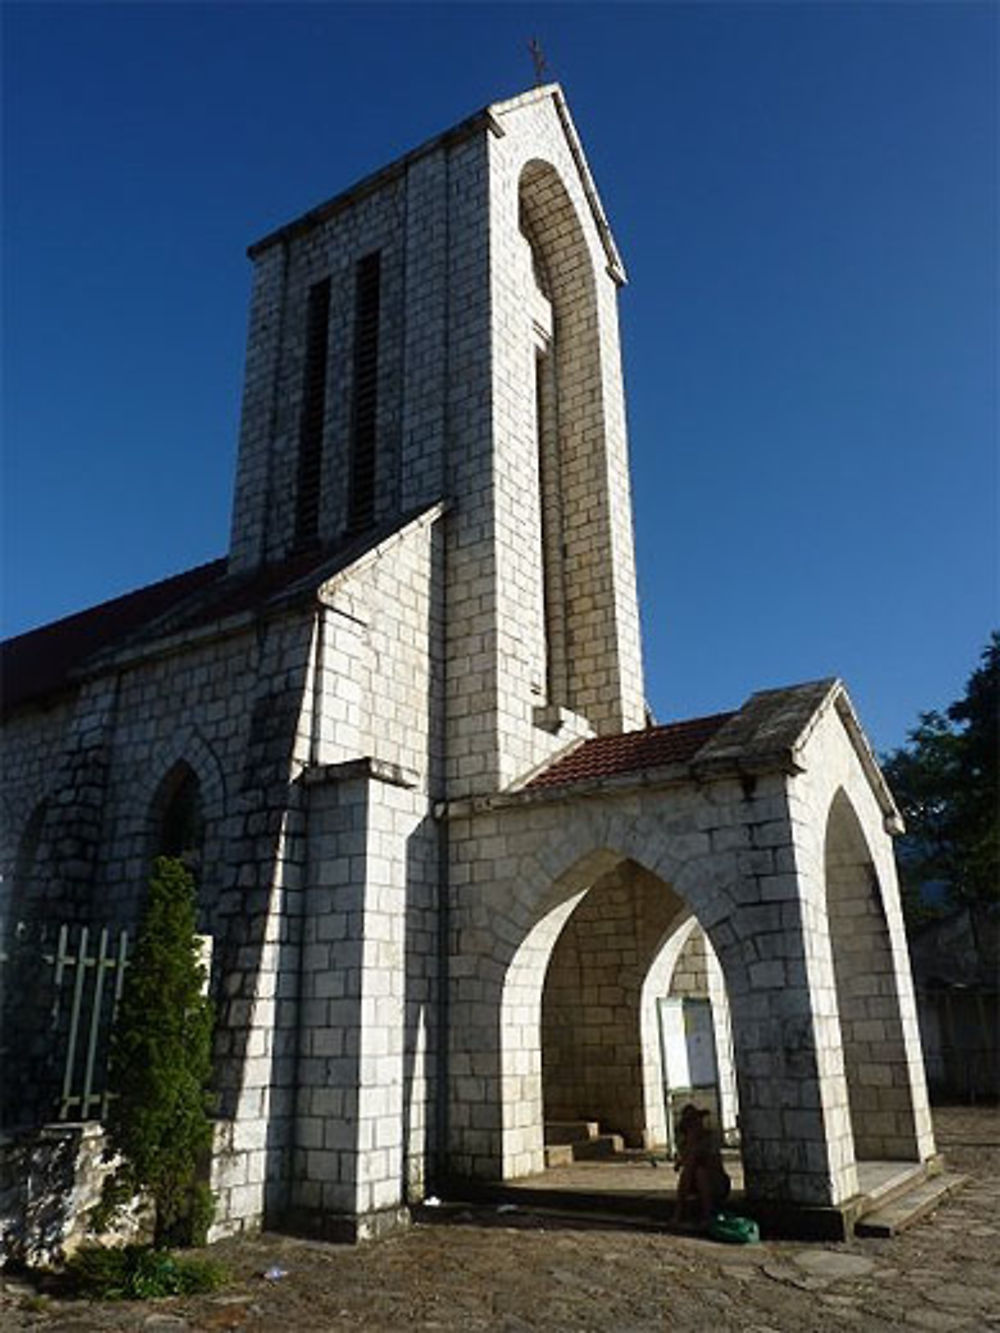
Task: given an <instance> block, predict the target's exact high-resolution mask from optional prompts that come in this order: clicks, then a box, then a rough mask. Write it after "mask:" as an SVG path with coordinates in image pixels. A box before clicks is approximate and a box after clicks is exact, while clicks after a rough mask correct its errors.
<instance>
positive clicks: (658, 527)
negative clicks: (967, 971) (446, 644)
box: [0, 0, 1000, 749]
mask: <svg viewBox="0 0 1000 1333" xmlns="http://www.w3.org/2000/svg"><path fill="white" fill-rule="evenodd" d="M998 13H1000V11H998V10H997V9H996V7H994V6H991V5H986V4H963V3H961V2H960V0H959V2H958V3H947V4H913V5H909V4H895V3H894V4H887V5H881V4H860V5H854V4H847V3H842V4H831V5H824V4H812V3H789V4H784V5H756V4H739V5H726V4H693V5H692V4H640V5H626V4H621V5H607V4H590V5H581V4H548V5H545V4H542V5H537V4H536V5H530V6H520V5H516V4H509V5H508V4H504V5H491V4H462V5H435V4H422V3H413V4H409V5H404V6H396V5H389V4H366V5H335V4H327V5H324V4H312V5H303V6H299V5H293V4H284V5H263V4H252V5H245V4H214V5H184V4H167V5H156V4H128V3H124V4H114V5H88V4H72V5H68V6H61V5H52V4H7V5H6V6H4V8H3V11H2V23H3V52H2V54H3V70H2V73H3V94H2V96H3V201H2V203H3V229H2V243H3V255H2V258H3V288H2V299H3V386H2V395H0V405H2V412H3V455H2V469H3V470H2V483H3V484H2V521H3V526H2V546H0V550H2V558H3V564H2V571H0V577H2V584H0V586H2V593H3V596H2V623H3V633H4V634H16V633H20V632H22V631H23V630H26V629H29V628H32V627H34V626H35V625H38V624H41V623H44V622H46V621H48V620H51V619H54V618H56V617H58V616H61V615H65V614H68V613H70V612H72V611H75V610H78V609H81V608H82V607H84V606H87V605H90V604H92V603H94V602H97V601H100V600H103V599H105V598H107V597H110V596H114V595H115V594H117V593H119V592H123V591H126V590H128V589H130V588H133V587H136V586H139V585H141V584H143V583H147V582H150V581H153V580H155V579H157V578H161V577H163V576H165V575H167V574H170V573H174V572H176V571H178V570H180V569H183V568H186V567H188V566H190V565H194V564H197V563H200V562H201V561H204V560H207V559H210V558H213V557H214V556H216V555H219V554H221V553H223V551H224V549H225V546H226V541H227V536H228V518H229V504H230V488H231V482H232V472H233V466H234V461H235V450H236V437H237V426H238V413H239V398H240V388H241V376H242V360H243V350H244V339H245V316H246V304H247V296H248V290H249V263H248V261H247V260H246V257H245V247H246V245H247V244H248V243H249V242H251V241H253V240H254V239H256V238H257V237H259V236H260V235H262V234H264V233H265V232H266V231H268V230H269V229H270V228H272V227H274V226H276V225H278V224H280V223H281V222H283V221H286V220H288V219H289V218H291V217H293V216H295V215H297V214H298V213H300V212H302V211H303V210H304V209H306V208H308V207H310V206H311V205H313V204H315V203H317V202H318V201H319V200H321V199H323V198H326V197H328V196H330V195H332V194H335V193H337V192H339V191H340V190H341V189H343V188H344V187H346V186H347V185H349V184H351V183H352V182H353V181H354V180H355V179H357V178H358V177H359V176H362V175H364V174H366V173H367V172H369V171H371V170H373V169H374V168H376V167H377V166H379V165H381V164H383V163H384V162H386V161H388V160H389V159H391V158H392V157H393V156H395V155H397V154H399V153H401V152H403V151H405V150H406V149H408V148H410V147H412V146H413V145H414V144H416V143H418V142H420V141H421V140H423V139H425V138H427V137H429V136H430V135H432V134H435V133H437V132H438V131H440V130H442V129H444V128H446V127H447V126H448V125H450V124H452V123H454V122H455V121H457V120H459V119H461V118H462V117H464V116H466V115H467V114H469V113H470V112H472V111H474V110H476V109H477V108H479V107H480V106H483V105H485V104H486V103H488V102H490V101H496V100H500V99H503V98H505V97H508V96H511V95H513V94H514V93H516V92H518V91H520V90H522V89H523V88H524V87H526V86H528V85H529V84H530V83H531V82H532V81H533V72H532V66H531V62H530V57H529V55H528V52H527V42H528V39H529V37H530V36H531V35H532V34H537V35H538V36H539V38H540V39H541V42H542V45H543V47H544V50H545V52H546V56H547V59H548V62H549V75H550V76H551V77H553V78H557V79H559V80H560V81H561V82H562V83H563V85H564V87H565V89H566V91H567V95H568V97H569V100H570V105H571V107H572V110H573V114H574V116H575V119H576V122H577V126H578V129H579V130H580V133H581V136H582V139H583V143H584V147H585V150H586V152H587V154H588V157H589V160H590V164H591V167H592V169H593V172H594V175H595V177H596V180H597V184H598V188H599V190H600V192H601V195H602V197H603V201H604V204H605V208H606V210H607V213H608V216H609V218H610V221H611V225H612V228H613V230H614V232H615V235H616V239H617V241H618V244H619V247H620V249H621V251H622V253H623V256H624V259H625V262H626V265H627V267H628V269H629V274H630V278H631V283H630V285H629V286H628V287H627V288H626V289H625V291H624V293H623V295H622V301H621V315H622V327H623V346H624V357H625V372H626V388H627V394H628V403H629V422H630V436H631V449H632V469H633V485H634V492H635V502H636V503H635V508H636V541H637V553H638V563H639V577H640V591H641V595H642V599H643V615H644V630H645V646H646V669H647V689H648V693H649V696H650V700H651V702H652V704H653V707H654V709H655V710H656V712H657V714H658V716H659V717H660V718H661V719H669V718H674V717H685V716H692V715H696V714H699V713H705V712H714V711H717V710H719V709H723V708H728V707H732V706H735V705H737V704H738V703H739V702H740V701H741V700H742V699H744V698H745V697H746V696H747V695H748V694H749V693H751V692H752V691H753V690H755V689H759V688H765V687H768V686H774V685H781V684H787V683H790V682H792V681H796V680H807V679H812V678H815V677H817V676H824V675H830V674H838V675H842V676H843V677H844V678H845V679H846V680H847V682H848V685H849V687H850V689H851V692H852V695H853V697H854V700H855V703H856V705H857V707H858V709H859V711H860V713H861V716H862V720H863V722H864V723H865V725H866V727H867V729H868V732H869V735H870V736H871V738H872V740H873V742H874V743H875V745H876V746H877V747H879V748H880V749H884V748H888V747H891V746H894V745H897V744H899V743H900V742H901V741H902V740H903V737H904V735H905V732H906V731H907V729H908V728H909V727H910V726H912V725H913V724H914V723H915V721H916V715H917V713H918V711H919V710H921V709H924V708H930V707H935V706H943V705H945V704H947V703H948V702H949V701H950V700H951V699H953V698H954V697H955V696H956V695H957V694H958V693H960V691H961V689H962V687H963V685H964V681H965V679H966V677H967V675H968V674H969V672H970V670H971V669H972V667H973V665H974V664H975V661H976V658H977V656H978V653H979V651H980V649H981V648H982V647H983V645H984V644H985V642H986V638H987V635H988V632H989V630H990V628H991V627H992V625H993V624H994V623H995V622H996V620H997V598H996V593H997V351H998V347H997V341H998V339H997V316H996V308H997V307H996V302H997V273H998V254H997V239H996V238H997V234H998V191H997V166H996V163H997V147H998V145H997V122H998V77H997V50H998V40H997V39H998Z"/></svg>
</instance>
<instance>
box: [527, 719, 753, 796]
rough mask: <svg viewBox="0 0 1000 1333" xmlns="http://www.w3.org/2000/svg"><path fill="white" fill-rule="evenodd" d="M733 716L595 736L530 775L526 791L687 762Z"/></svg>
mask: <svg viewBox="0 0 1000 1333" xmlns="http://www.w3.org/2000/svg"><path fill="white" fill-rule="evenodd" d="M733 716H734V714H733V713H713V714H712V715H711V716H710V717H693V718H689V719H688V720H687V721H685V722H670V723H667V724H666V725H665V726H660V727H646V728H645V729H644V730H642V731H626V732H624V733H622V734H621V735H619V736H597V737H595V738H594V739H593V740H589V741H584V742H583V744H582V745H580V746H578V747H577V748H576V749H575V750H573V751H571V753H569V754H567V755H564V756H563V757H562V758H561V759H557V760H556V762H555V763H554V764H551V765H550V766H549V767H548V768H546V769H545V770H544V771H543V772H541V773H539V774H538V775H537V776H536V777H534V778H532V780H531V781H530V782H529V783H527V784H526V790H529V791H530V790H533V789H536V788H538V787H562V786H565V785H566V784H567V783H570V782H585V781H588V780H591V779H594V778H610V777H617V776H618V775H619V774H623V773H635V772H639V771H641V770H643V769H650V768H663V767H665V766H666V765H667V764H686V763H689V762H690V761H691V760H692V759H693V758H694V757H695V755H696V754H697V753H698V751H699V750H700V749H701V748H702V746H704V745H705V744H706V743H707V742H708V741H710V740H711V739H712V737H713V736H714V735H715V734H716V732H718V731H719V730H720V729H721V728H722V727H723V726H724V725H725V724H726V723H727V722H728V721H729V720H730V718H732V717H733Z"/></svg>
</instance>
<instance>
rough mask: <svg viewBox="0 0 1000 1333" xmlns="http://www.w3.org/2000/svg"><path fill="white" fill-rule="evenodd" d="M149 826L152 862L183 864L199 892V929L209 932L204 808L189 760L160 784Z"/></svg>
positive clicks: (171, 771) (166, 776) (199, 785)
mask: <svg viewBox="0 0 1000 1333" xmlns="http://www.w3.org/2000/svg"><path fill="white" fill-rule="evenodd" d="M150 824H151V837H150V857H149V859H150V862H151V863H152V861H153V860H154V858H155V857H157V856H170V857H174V858H175V859H176V860H178V861H182V862H183V863H184V865H185V866H186V867H187V869H188V870H189V871H190V873H191V875H192V877H193V879H194V882H195V885H196V887H197V889H198V929H199V930H201V931H203V932H205V933H209V931H210V924H209V921H208V911H207V905H206V902H205V895H204V893H203V878H204V875H203V870H204V865H203V863H204V852H205V805H204V798H203V795H202V788H201V783H200V782H199V780H198V775H197V773H195V771H194V769H193V768H192V767H191V765H190V764H189V763H188V762H187V761H186V760H184V759H179V760H178V761H177V762H176V763H175V764H174V765H173V766H172V767H171V768H170V770H169V771H168V772H167V774H166V775H165V777H164V778H163V780H162V781H161V782H160V785H159V787H158V788H157V790H156V793H155V795H154V797H153V802H152V809H151V812H150Z"/></svg>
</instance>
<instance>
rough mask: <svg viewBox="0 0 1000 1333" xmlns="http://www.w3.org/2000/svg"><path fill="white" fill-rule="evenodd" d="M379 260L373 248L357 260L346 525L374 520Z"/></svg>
mask: <svg viewBox="0 0 1000 1333" xmlns="http://www.w3.org/2000/svg"><path fill="white" fill-rule="evenodd" d="M381 281H382V261H381V255H380V253H379V251H377V250H376V251H375V252H374V253H372V254H370V255H365V257H364V258H363V259H361V260H359V262H358V267H357V278H356V286H355V301H354V404H353V412H352V414H351V488H350V504H349V510H348V528H349V529H350V531H351V532H361V531H363V530H364V529H365V528H369V527H371V525H372V524H373V523H374V521H375V481H376V468H375V443H376V424H377V416H378V323H379V299H380V293H381Z"/></svg>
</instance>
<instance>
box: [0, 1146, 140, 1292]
mask: <svg viewBox="0 0 1000 1333" xmlns="http://www.w3.org/2000/svg"><path fill="white" fill-rule="evenodd" d="M105 1146H106V1144H105V1136H104V1130H103V1128H102V1126H101V1125H99V1124H97V1123H96V1122H95V1121H90V1122H85V1123H81V1124H59V1125H45V1126H43V1127H42V1128H41V1129H38V1130H33V1131H30V1132H27V1133H24V1134H20V1135H18V1136H16V1137H13V1138H9V1139H5V1140H0V1255H2V1258H3V1262H4V1263H5V1264H29V1265H31V1266H32V1267H36V1266H45V1265H48V1264H56V1263H60V1262H61V1261H62V1260H63V1259H65V1258H67V1257H68V1256H69V1255H71V1254H72V1253H73V1251H74V1250H75V1249H77V1248H78V1246H79V1245H81V1244H82V1242H83V1241H84V1240H86V1239H87V1238H88V1236H89V1231H88V1215H89V1213H90V1210H91V1209H92V1208H93V1207H94V1206H95V1204H97V1203H98V1202H99V1200H100V1197H101V1188H102V1186H103V1184H104V1180H105V1177H106V1176H107V1175H108V1174H109V1173H110V1172H111V1171H112V1170H113V1168H114V1166H115V1162H114V1160H113V1159H110V1158H107V1157H106V1155H105ZM147 1231H148V1215H147V1212H146V1210H143V1209H142V1208H140V1207H136V1208H130V1209H128V1210H127V1211H126V1212H125V1214H124V1215H123V1217H122V1218H121V1220H120V1221H119V1222H118V1223H117V1224H116V1226H115V1229H114V1231H113V1233H110V1234H108V1235H105V1236H103V1237H102V1239H104V1240H114V1241H125V1240H132V1239H136V1238H139V1237H144V1235H145V1233H146V1232H147ZM91 1238H93V1237H91Z"/></svg>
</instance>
